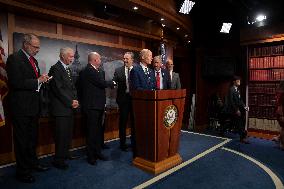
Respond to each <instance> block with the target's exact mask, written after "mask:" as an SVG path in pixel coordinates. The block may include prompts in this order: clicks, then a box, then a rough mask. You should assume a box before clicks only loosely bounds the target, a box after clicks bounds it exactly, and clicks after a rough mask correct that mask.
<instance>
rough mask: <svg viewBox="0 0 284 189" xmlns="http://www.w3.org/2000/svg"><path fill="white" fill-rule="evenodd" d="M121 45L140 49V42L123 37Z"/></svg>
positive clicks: (139, 40)
mask: <svg viewBox="0 0 284 189" xmlns="http://www.w3.org/2000/svg"><path fill="white" fill-rule="evenodd" d="M122 45H126V46H132V47H138V48H142V40H141V39H137V38H132V37H123V38H122Z"/></svg>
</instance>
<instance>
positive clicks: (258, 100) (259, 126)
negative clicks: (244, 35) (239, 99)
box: [248, 44, 284, 134]
mask: <svg viewBox="0 0 284 189" xmlns="http://www.w3.org/2000/svg"><path fill="white" fill-rule="evenodd" d="M248 52H249V54H248V67H249V82H248V102H249V107H250V111H249V116H248V121H249V122H248V130H249V131H260V132H266V133H272V134H276V133H277V132H279V128H280V127H279V125H278V123H277V120H276V118H275V111H274V110H275V105H276V89H277V87H278V85H279V82H280V80H283V79H284V45H281V44H274V45H271V44H265V45H262V46H253V47H249V51H248Z"/></svg>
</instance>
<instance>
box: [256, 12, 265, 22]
mask: <svg viewBox="0 0 284 189" xmlns="http://www.w3.org/2000/svg"><path fill="white" fill-rule="evenodd" d="M265 19H266V16H265V15H263V14H260V15H258V16H257V17H256V18H255V21H257V22H261V21H263V20H265Z"/></svg>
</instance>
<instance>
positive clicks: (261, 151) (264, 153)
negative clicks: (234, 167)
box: [225, 137, 284, 182]
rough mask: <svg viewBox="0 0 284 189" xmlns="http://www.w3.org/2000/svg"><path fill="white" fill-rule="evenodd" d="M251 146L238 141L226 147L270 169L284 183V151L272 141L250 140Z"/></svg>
mask: <svg viewBox="0 0 284 189" xmlns="http://www.w3.org/2000/svg"><path fill="white" fill-rule="evenodd" d="M249 141H250V144H248V145H240V143H239V142H238V141H237V140H233V141H232V142H230V143H228V144H227V145H225V147H227V148H230V149H233V150H236V151H238V152H241V153H244V154H246V155H248V156H250V157H253V158H254V159H257V160H258V161H260V162H261V163H262V164H264V165H266V166H267V167H268V168H270V169H271V170H272V171H273V172H274V173H275V174H276V175H277V176H278V177H279V178H280V179H281V181H282V182H284V151H283V150H280V149H279V148H278V147H276V144H275V143H274V142H273V141H270V140H264V139H258V138H252V137H250V138H249Z"/></svg>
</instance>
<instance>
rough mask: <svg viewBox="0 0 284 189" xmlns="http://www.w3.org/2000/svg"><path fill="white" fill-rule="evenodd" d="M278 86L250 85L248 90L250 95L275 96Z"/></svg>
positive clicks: (276, 84) (273, 84)
mask: <svg viewBox="0 0 284 189" xmlns="http://www.w3.org/2000/svg"><path fill="white" fill-rule="evenodd" d="M278 85H279V84H278V83H250V84H249V87H248V90H249V93H268V94H275V93H276V89H277V87H278Z"/></svg>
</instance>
